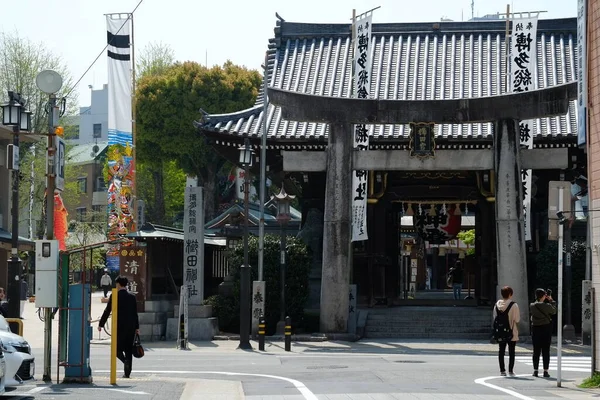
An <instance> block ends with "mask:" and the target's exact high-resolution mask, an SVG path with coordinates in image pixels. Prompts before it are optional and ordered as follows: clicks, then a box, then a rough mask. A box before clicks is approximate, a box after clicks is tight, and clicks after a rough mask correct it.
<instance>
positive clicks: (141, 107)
mask: <svg viewBox="0 0 600 400" xmlns="http://www.w3.org/2000/svg"><path fill="white" fill-rule="evenodd" d="M260 84H261V76H260V75H259V73H258V72H257V71H255V70H248V69H246V68H244V67H240V66H237V65H234V64H233V63H231V62H230V61H228V62H226V63H225V64H224V65H223V66H214V67H212V68H210V69H208V68H206V67H204V66H201V65H200V64H198V63H195V62H184V63H176V64H174V65H173V66H171V67H169V68H166V69H165V70H164V72H163V73H160V74H157V75H154V74H147V75H145V76H143V77H142V78H140V80H139V82H138V86H137V91H136V101H137V132H138V138H137V146H138V152H137V156H138V161H139V162H141V163H146V162H153V161H154V160H175V161H176V162H177V165H178V166H179V167H181V168H182V169H183V171H184V172H185V173H186V174H189V175H192V176H197V177H198V180H199V183H200V184H201V185H202V186H204V190H205V193H206V205H205V208H206V213H207V215H206V218H207V220H208V219H210V218H212V217H213V216H214V215H215V210H216V197H217V193H216V183H217V175H218V173H219V171H220V170H221V169H222V167H223V166H224V164H225V160H224V159H223V158H222V157H220V156H219V155H218V154H216V152H215V151H214V149H212V148H211V147H210V146H209V145H207V144H206V143H205V142H204V140H203V139H202V137H201V136H200V135H199V134H198V131H197V129H196V128H195V127H194V121H196V120H198V119H200V112H199V110H200V109H203V110H205V111H206V112H208V113H227V112H233V111H238V110H242V109H244V108H248V107H250V106H252V105H253V104H254V101H255V99H256V96H257V94H258V89H259V87H260ZM153 179H154V180H155V183H156V182H159V180H160V179H162V176H161V177H159V176H158V175H157V174H154V175H153ZM160 200H161V199H160V198H159V197H158V198H155V201H157V202H158V201H160Z"/></svg>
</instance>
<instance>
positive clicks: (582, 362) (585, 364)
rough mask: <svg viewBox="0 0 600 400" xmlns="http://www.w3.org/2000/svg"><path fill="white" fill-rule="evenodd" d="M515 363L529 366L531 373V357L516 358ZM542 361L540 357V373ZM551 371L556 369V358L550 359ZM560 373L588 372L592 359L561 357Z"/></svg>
mask: <svg viewBox="0 0 600 400" xmlns="http://www.w3.org/2000/svg"><path fill="white" fill-rule="evenodd" d="M515 361H516V362H519V363H523V364H526V365H529V366H530V367H531V370H532V371H533V358H532V356H517V357H515ZM542 367H543V359H542V356H540V365H539V370H540V371H542V369H543V368H542ZM549 369H550V370H551V371H552V370H553V371H556V370H557V369H558V359H557V358H556V357H550V368H549ZM560 369H561V371H571V372H590V371H591V369H592V357H571V356H569V357H561V368H560Z"/></svg>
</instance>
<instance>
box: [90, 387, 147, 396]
mask: <svg viewBox="0 0 600 400" xmlns="http://www.w3.org/2000/svg"><path fill="white" fill-rule="evenodd" d="M81 389H87V390H112V391H113V392H121V393H127V394H150V393H146V392H142V391H135V390H125V389H113V388H101V387H82V388H81Z"/></svg>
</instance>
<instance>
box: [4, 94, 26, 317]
mask: <svg viewBox="0 0 600 400" xmlns="http://www.w3.org/2000/svg"><path fill="white" fill-rule="evenodd" d="M2 124H3V125H5V126H12V128H13V134H14V135H13V144H12V160H7V165H8V169H11V170H12V210H11V215H12V238H11V241H12V245H11V251H10V260H8V292H7V295H8V317H10V318H19V317H21V260H20V259H19V253H18V248H19V133H20V132H21V131H23V132H29V130H30V129H31V112H30V111H28V110H26V109H25V101H24V100H23V99H22V98H21V95H20V94H19V93H15V92H12V91H9V92H8V103H6V104H3V105H2Z"/></svg>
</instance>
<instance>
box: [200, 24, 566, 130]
mask: <svg viewBox="0 0 600 400" xmlns="http://www.w3.org/2000/svg"><path fill="white" fill-rule="evenodd" d="M576 31H577V20H576V19H575V18H568V19H559V20H540V21H539V24H538V40H537V70H536V71H535V79H536V81H537V83H538V88H546V87H549V86H553V85H557V84H562V83H566V82H571V81H573V80H575V79H576V78H575V77H576V71H575V68H576V56H577V54H576V37H577V35H576ZM275 32H276V35H277V37H276V38H275V40H272V41H271V45H270V50H269V51H270V54H269V60H268V65H269V73H270V79H269V86H272V87H277V88H281V89H285V90H293V91H298V92H302V93H309V94H314V95H322V96H338V97H349V96H350V82H351V51H350V50H351V39H350V28H349V25H341V24H338V25H332V24H302V23H289V22H278V27H277V28H276V29H275ZM504 32H505V22H504V21H491V22H490V21H485V22H483V21H478V22H464V23H442V24H441V28H440V30H436V29H432V24H428V23H418V24H412V23H411V24H374V25H373V36H372V46H371V49H372V70H371V74H372V76H373V77H374V79H373V80H372V81H371V94H372V96H373V97H375V96H376V97H378V98H380V99H399V100H407V99H415V100H425V99H427V100H428V99H457V98H470V97H482V96H494V95H499V94H501V93H502V92H503V81H504V78H505V73H504V70H505V66H506V57H505V54H506V53H505V52H506V48H505V43H504V36H505V34H504ZM277 43H279V45H278V46H277V45H276V44H277ZM262 101H263V93H262V89H261V93H260V94H259V97H258V99H257V104H256V105H255V106H254V107H252V108H250V109H248V110H242V111H240V112H236V113H231V114H220V115H209V116H205V118H204V119H203V121H201V123H200V124H199V126H200V127H201V129H204V130H208V131H216V132H222V133H224V134H231V135H238V136H239V135H242V136H249V137H259V136H260V135H261V134H262V126H261V124H262V113H263V104H262ZM576 113H577V110H576V106H575V101H572V102H571V104H570V107H569V113H568V114H567V115H565V116H560V117H552V118H542V119H538V120H536V121H534V127H533V135H534V139H536V140H537V139H540V138H542V137H561V136H567V137H572V138H574V137H575V136H576V132H577V129H576V127H577V114H576ZM267 126H268V135H269V137H271V138H276V139H284V138H285V139H296V140H298V139H299V140H309V141H314V140H317V141H323V140H326V138H327V135H328V126H327V124H322V123H306V122H296V121H286V120H283V119H282V117H281V111H280V109H279V107H275V106H273V105H269V110H268V118H267ZM436 129H437V132H436V135H437V136H438V138H439V137H440V136H441V137H442V138H446V139H471V140H473V139H490V138H491V134H492V124H491V123H483V124H446V125H438V126H437V127H436ZM408 132H409V130H408V129H407V125H393V126H392V125H386V126H384V125H378V126H375V127H374V129H373V131H372V138H373V140H374V141H381V140H402V139H406V138H407V136H408Z"/></svg>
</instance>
